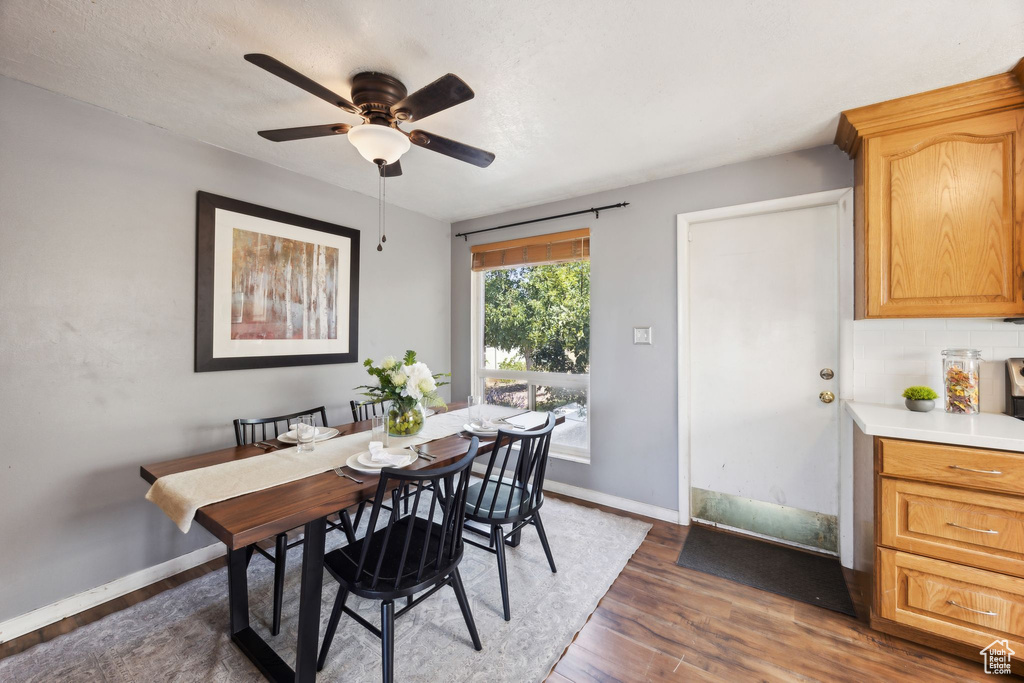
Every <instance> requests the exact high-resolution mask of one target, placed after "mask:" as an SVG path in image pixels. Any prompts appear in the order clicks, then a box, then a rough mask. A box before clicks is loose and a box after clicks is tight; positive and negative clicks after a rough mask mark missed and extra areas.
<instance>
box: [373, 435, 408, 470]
mask: <svg viewBox="0 0 1024 683" xmlns="http://www.w3.org/2000/svg"><path fill="white" fill-rule="evenodd" d="M370 460H372V461H374V462H376V463H380V464H383V465H390V466H391V467H397V466H398V465H403V464H405V461H406V460H408V458H407V457H406V456H404V455H393V454H391V453H388V452H387V449H385V448H384V444H383V443H381V442H380V441H371V442H370Z"/></svg>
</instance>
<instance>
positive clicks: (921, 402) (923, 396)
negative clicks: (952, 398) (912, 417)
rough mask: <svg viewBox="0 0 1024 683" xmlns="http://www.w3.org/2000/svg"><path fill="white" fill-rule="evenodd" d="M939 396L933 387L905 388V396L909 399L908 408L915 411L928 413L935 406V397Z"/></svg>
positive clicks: (907, 401)
mask: <svg viewBox="0 0 1024 683" xmlns="http://www.w3.org/2000/svg"><path fill="white" fill-rule="evenodd" d="M938 397H939V395H938V394H936V393H935V390H934V389H932V388H931V387H907V388H906V389H904V390H903V398H905V399H907V400H906V401H904V403H906V404H907V410H913V411H914V412H915V413H927V412H928V411H929V410H932V409H934V408H935V399H937V398H938Z"/></svg>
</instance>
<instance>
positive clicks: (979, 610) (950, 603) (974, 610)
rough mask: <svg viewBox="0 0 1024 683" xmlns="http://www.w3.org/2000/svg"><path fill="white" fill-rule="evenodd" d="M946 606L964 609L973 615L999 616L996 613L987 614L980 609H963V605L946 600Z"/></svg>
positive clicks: (987, 612)
mask: <svg viewBox="0 0 1024 683" xmlns="http://www.w3.org/2000/svg"><path fill="white" fill-rule="evenodd" d="M946 604H947V605H953V607H959V608H960V609H965V610H967V611H968V612H974V613H975V614H983V615H985V616H986V617H998V616H999V613H998V612H989V611H987V610H982V609H971V608H970V607H964V606H963V605H960V604H958V603H957V602H956V601H954V600H946Z"/></svg>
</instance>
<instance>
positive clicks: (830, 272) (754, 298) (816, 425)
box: [680, 204, 840, 515]
mask: <svg viewBox="0 0 1024 683" xmlns="http://www.w3.org/2000/svg"><path fill="white" fill-rule="evenodd" d="M838 213H839V208H838V207H837V205H836V204H830V205H825V206H814V207H812V208H795V209H789V210H782V211H773V212H770V213H759V214H754V215H744V216H742V217H737V218H724V219H721V220H711V221H705V222H696V223H691V224H689V226H688V229H689V244H688V245H687V246H688V264H687V269H688V276H689V280H688V289H689V301H688V306H689V316H688V324H689V358H690V363H689V378H690V387H689V411H690V423H689V439H690V441H689V448H690V485H691V486H692V487H694V488H699V489H704V490H705V491H711V492H716V493H722V494H727V495H729V496H738V497H741V498H744V499H753V500H755V501H763V502H766V503H776V504H779V505H785V506H787V507H790V508H796V509H798V510H803V511H810V512H816V513H824V514H826V515H838V513H839V434H838V430H839V419H838V418H839V401H838V400H835V401H833V402H832V403H824V402H822V401H821V400H820V398H819V393H820V392H822V391H831V392H833V393H834V394H835V395H836V396H837V397H838V396H839V393H840V392H839V388H838V386H839V378H838V377H833V379H824V378H823V377H822V374H825V375H827V374H828V372H827V371H826V372H824V373H823V371H825V370H826V369H829V370H831V371H832V372H833V373H835V374H838V372H839V367H838V364H839V310H838V303H839V297H838V291H837V288H838V271H837V269H838V263H839V259H838V224H839V220H838V219H839V216H838ZM680 238H682V235H680Z"/></svg>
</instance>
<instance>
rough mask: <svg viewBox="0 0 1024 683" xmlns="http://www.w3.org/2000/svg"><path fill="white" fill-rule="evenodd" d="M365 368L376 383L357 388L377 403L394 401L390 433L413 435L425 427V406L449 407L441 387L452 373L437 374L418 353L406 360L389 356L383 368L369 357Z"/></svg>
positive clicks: (410, 353)
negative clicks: (440, 390)
mask: <svg viewBox="0 0 1024 683" xmlns="http://www.w3.org/2000/svg"><path fill="white" fill-rule="evenodd" d="M363 367H365V368H366V371H367V372H368V373H369V374H370V376H371V377H373V378H375V379H376V380H377V383H376V384H364V385H362V386H359V387H356V388H357V389H363V390H364V391H363V392H361V393H362V395H363V396H368V397H369V398H370V399H372V400H373V401H390V402H391V406H390V408H389V409H388V432H390V433H391V434H392V435H394V436H410V435H412V434H416V433H417V432H419V431H420V430H421V429H422V428H423V419H424V417H423V405H424V404H425V405H427V406H433V407H445V402H444V400H443V399H442V398H441V397H440V396H438V395H437V388H438V387H441V386H444V385H446V384H448V382H441V381H439V380H440V379H441V378H442V377H448V376H449V375H448V373H438V374H433V373H431V372H430V368H428V367H427V364H426V363H420V362H417V360H416V352H415V351H406V352H405V356H404V357H403V358H402V360H398V359H397V358H395V357H394V356H388V357H387V358H385V359H384V360H383V361H381V363H380V365H374V363H373V360H372V359H370V358H367V359H366V360H365V361H363Z"/></svg>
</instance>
